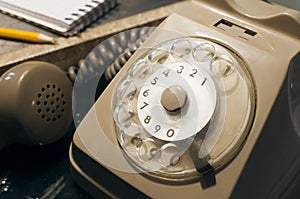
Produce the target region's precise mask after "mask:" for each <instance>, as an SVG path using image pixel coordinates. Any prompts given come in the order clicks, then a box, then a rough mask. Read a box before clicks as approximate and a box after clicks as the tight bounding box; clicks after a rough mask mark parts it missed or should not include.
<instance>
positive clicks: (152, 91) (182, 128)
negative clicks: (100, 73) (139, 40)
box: [112, 38, 255, 181]
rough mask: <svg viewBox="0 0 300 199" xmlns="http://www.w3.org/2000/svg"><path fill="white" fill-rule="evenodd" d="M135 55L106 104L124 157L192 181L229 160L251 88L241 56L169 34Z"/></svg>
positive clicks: (251, 99) (245, 126)
mask: <svg viewBox="0 0 300 199" xmlns="http://www.w3.org/2000/svg"><path fill="white" fill-rule="evenodd" d="M139 54H140V55H139V56H137V57H138V58H137V59H136V60H135V61H134V62H133V64H132V65H130V66H126V69H124V70H127V71H125V72H124V73H123V74H125V75H124V76H123V77H122V78H121V79H120V80H119V82H118V83H117V84H118V85H117V87H116V89H115V93H114V94H113V99H114V101H113V103H112V109H113V111H114V115H113V117H114V124H115V131H116V138H117V140H118V142H119V144H120V147H121V149H122V150H123V151H124V154H125V156H126V157H127V158H128V160H129V161H130V162H132V163H133V165H135V166H136V167H137V168H138V169H140V170H141V171H144V172H146V173H147V174H149V175H151V176H154V177H157V178H159V179H163V180H167V181H189V180H191V179H198V178H199V177H200V176H201V175H202V173H201V172H202V171H204V172H206V169H207V168H212V169H217V168H220V167H221V166H223V165H225V164H226V163H227V162H229V161H230V159H231V158H232V157H234V155H235V154H236V153H237V152H238V150H239V149H240V148H241V145H242V143H243V142H244V140H245V139H246V137H247V134H248V132H249V128H250V124H251V122H252V119H253V114H254V103H255V95H254V90H255V89H254V86H253V83H252V81H251V77H250V75H249V73H248V71H247V67H246V65H245V64H244V62H243V61H242V60H241V59H240V58H239V57H238V56H236V54H235V53H233V50H231V49H228V48H226V47H224V46H222V45H220V44H217V43H215V42H212V41H209V40H206V39H201V38H179V39H174V40H170V41H167V42H164V43H162V44H160V45H158V46H156V47H155V48H153V49H150V50H148V51H147V52H146V53H139ZM202 167H203V168H202Z"/></svg>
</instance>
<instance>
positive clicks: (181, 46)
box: [171, 39, 192, 57]
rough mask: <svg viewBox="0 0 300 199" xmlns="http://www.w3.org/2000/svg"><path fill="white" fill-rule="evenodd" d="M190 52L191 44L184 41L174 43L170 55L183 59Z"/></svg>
mask: <svg viewBox="0 0 300 199" xmlns="http://www.w3.org/2000/svg"><path fill="white" fill-rule="evenodd" d="M191 51H192V44H191V42H189V41H188V40H186V39H181V40H178V41H176V42H174V43H173V44H172V46H171V53H172V54H173V55H176V56H178V57H185V56H186V55H188V54H190V52H191Z"/></svg>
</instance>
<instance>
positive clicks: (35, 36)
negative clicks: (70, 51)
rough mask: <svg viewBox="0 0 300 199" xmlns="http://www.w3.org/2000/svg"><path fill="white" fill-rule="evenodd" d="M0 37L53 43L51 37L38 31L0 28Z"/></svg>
mask: <svg viewBox="0 0 300 199" xmlns="http://www.w3.org/2000/svg"><path fill="white" fill-rule="evenodd" d="M0 37H2V38H6V39H13V40H22V41H28V42H33V43H55V40H54V39H53V38H52V37H49V36H47V35H44V34H42V33H38V32H29V31H24V30H15V29H10V28H0Z"/></svg>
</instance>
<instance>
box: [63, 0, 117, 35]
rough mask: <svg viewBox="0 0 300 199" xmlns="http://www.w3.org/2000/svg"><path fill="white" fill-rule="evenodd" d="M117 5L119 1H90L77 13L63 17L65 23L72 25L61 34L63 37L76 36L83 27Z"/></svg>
mask: <svg viewBox="0 0 300 199" xmlns="http://www.w3.org/2000/svg"><path fill="white" fill-rule="evenodd" d="M118 3H119V0H99V1H97V0H91V1H90V3H88V4H85V6H84V7H83V8H79V9H78V10H77V12H73V13H72V14H71V16H68V17H65V20H66V21H73V22H74V23H72V25H71V29H70V30H69V31H68V32H65V33H63V35H64V36H73V35H76V34H78V33H79V32H80V31H81V30H83V29H84V28H85V27H87V26H88V25H90V24H91V23H92V22H94V21H96V20H97V19H98V18H100V17H101V16H103V15H104V14H105V13H107V12H109V11H110V10H111V9H112V8H114V7H115V6H117V4H118Z"/></svg>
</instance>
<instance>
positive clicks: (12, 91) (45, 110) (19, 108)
mask: <svg viewBox="0 0 300 199" xmlns="http://www.w3.org/2000/svg"><path fill="white" fill-rule="evenodd" d="M0 93H1V98H0V150H1V149H2V148H4V147H6V146H8V145H9V144H12V143H22V144H29V145H43V144H48V143H51V142H55V141H57V140H59V139H60V138H62V137H63V136H64V135H65V134H66V132H68V130H69V128H70V125H71V122H72V105H71V101H72V100H71V99H72V85H71V82H70V81H69V79H68V78H67V76H66V74H65V73H64V72H63V71H62V70H61V69H60V68H58V67H57V66H55V65H53V64H50V63H45V62H39V61H31V62H26V63H22V64H19V65H17V66H15V67H13V68H11V69H9V70H7V71H6V72H5V73H4V74H2V76H1V77H0Z"/></svg>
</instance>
